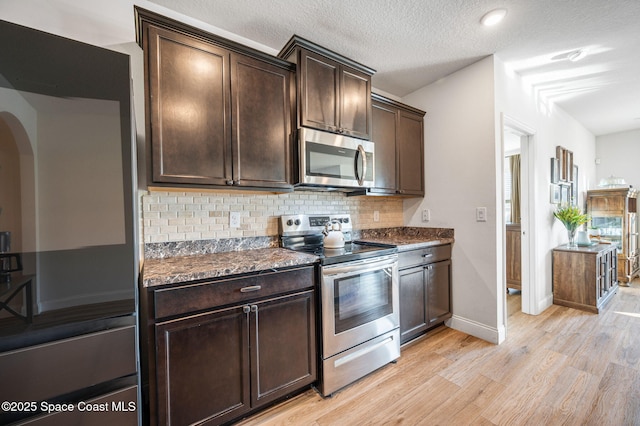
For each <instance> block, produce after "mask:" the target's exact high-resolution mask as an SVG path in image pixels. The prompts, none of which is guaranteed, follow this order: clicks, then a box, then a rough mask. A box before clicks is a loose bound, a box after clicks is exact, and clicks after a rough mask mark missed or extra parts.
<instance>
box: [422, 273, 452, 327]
mask: <svg viewBox="0 0 640 426" xmlns="http://www.w3.org/2000/svg"><path fill="white" fill-rule="evenodd" d="M425 273H426V275H427V277H426V282H427V302H428V303H427V306H428V309H427V315H428V316H427V319H428V321H427V323H428V325H429V327H431V326H433V325H436V324H438V323H441V322H443V321H444V320H446V319H448V318H450V317H451V261H450V260H447V261H444V262H436V263H432V264H430V265H428V266H427V267H426V269H425Z"/></svg>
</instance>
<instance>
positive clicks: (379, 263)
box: [280, 214, 400, 396]
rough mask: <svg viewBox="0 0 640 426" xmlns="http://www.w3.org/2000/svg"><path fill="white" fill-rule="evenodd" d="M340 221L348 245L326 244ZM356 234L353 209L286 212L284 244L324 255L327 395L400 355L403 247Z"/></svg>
mask: <svg viewBox="0 0 640 426" xmlns="http://www.w3.org/2000/svg"><path fill="white" fill-rule="evenodd" d="M327 224H329V225H327ZM332 225H333V228H332ZM340 227H341V231H342V233H343V236H344V241H345V243H344V247H343V248H332V249H329V248H325V247H324V245H323V241H324V239H325V234H329V233H330V232H336V231H335V230H336V229H337V228H340ZM331 229H333V231H331ZM323 231H324V233H323ZM351 234H352V223H351V218H350V216H349V215H348V214H339V215H329V214H326V215H290V216H282V217H281V218H280V236H281V244H282V247H285V248H289V249H292V250H300V251H305V252H311V253H314V254H316V255H318V256H319V257H320V265H321V266H320V277H319V278H320V283H321V285H320V303H321V307H320V312H321V315H322V342H321V358H322V359H321V363H320V365H321V366H322V371H321V374H320V377H321V379H320V385H319V387H318V389H319V391H320V393H322V395H325V396H327V395H330V394H332V393H333V392H335V391H337V390H338V389H340V388H342V387H344V386H346V385H348V384H350V383H352V382H354V381H356V380H358V379H359V378H361V377H363V376H365V375H366V374H369V373H370V372H372V371H374V370H376V369H378V368H380V367H382V366H383V365H385V364H387V363H389V362H391V361H393V360H395V359H397V358H398V357H399V356H400V332H399V324H400V320H399V313H398V293H399V292H398V255H397V248H396V247H395V246H392V245H381V244H367V243H363V242H358V241H353V240H352V237H351ZM327 237H328V236H327ZM332 237H333V236H332ZM331 245H332V246H335V244H334V243H333V241H332V244H331Z"/></svg>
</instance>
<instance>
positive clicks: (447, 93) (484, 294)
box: [403, 57, 501, 342]
mask: <svg viewBox="0 0 640 426" xmlns="http://www.w3.org/2000/svg"><path fill="white" fill-rule="evenodd" d="M493 76H494V65H493V58H491V57H488V58H486V59H484V60H482V61H480V62H477V63H475V64H473V65H471V66H469V67H467V68H465V69H463V70H461V71H458V72H456V73H454V74H451V75H449V76H448V77H445V78H443V79H442V80H440V81H437V82H435V83H433V84H431V85H429V86H426V87H424V88H422V89H420V90H418V91H416V92H414V93H412V94H410V95H408V96H406V97H404V98H403V102H405V103H407V104H409V105H412V106H415V107H417V108H420V109H423V110H425V111H426V112H427V114H426V116H425V136H424V140H425V193H426V196H425V198H424V199H409V200H406V201H405V202H404V210H405V224H406V225H408V226H433V227H444V228H455V244H454V246H453V254H452V262H453V268H452V269H453V277H452V281H453V295H452V296H453V300H452V305H453V314H454V317H453V320H452V321H451V326H452V327H454V328H458V329H461V330H463V331H466V332H468V333H471V334H474V335H476V336H478V337H481V338H483V339H486V340H489V341H495V342H497V341H498V338H497V336H498V334H499V333H500V331H499V330H498V327H499V326H500V323H499V321H498V312H499V311H501V307H500V306H499V305H498V295H497V292H498V284H497V277H498V269H497V256H498V250H497V249H496V247H497V224H498V217H497V212H496V203H497V193H496V182H497V181H496V168H497V167H498V166H497V163H496V155H495V146H496V145H495V140H496V134H495V114H494V77H493ZM500 178H501V177H500ZM476 207H486V208H487V218H488V220H487V222H476V212H475V209H476ZM422 209H430V210H431V220H430V221H429V222H428V223H424V222H422V221H421V211H422ZM500 220H501V219H500Z"/></svg>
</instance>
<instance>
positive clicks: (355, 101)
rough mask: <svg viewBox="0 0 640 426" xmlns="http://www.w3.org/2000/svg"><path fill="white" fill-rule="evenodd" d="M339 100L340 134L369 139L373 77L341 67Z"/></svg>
mask: <svg viewBox="0 0 640 426" xmlns="http://www.w3.org/2000/svg"><path fill="white" fill-rule="evenodd" d="M339 99H340V122H339V127H340V133H344V134H347V135H350V136H354V137H357V138H362V139H369V138H370V137H371V77H370V76H368V75H366V74H364V73H361V72H358V71H356V70H354V69H351V68H349V67H345V66H341V67H340V96H339ZM374 142H375V141H374Z"/></svg>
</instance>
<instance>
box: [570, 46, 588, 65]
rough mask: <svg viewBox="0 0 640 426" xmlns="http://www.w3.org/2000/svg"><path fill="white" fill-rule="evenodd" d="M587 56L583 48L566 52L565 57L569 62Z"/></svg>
mask: <svg viewBox="0 0 640 426" xmlns="http://www.w3.org/2000/svg"><path fill="white" fill-rule="evenodd" d="M585 56H587V51H586V50H584V49H578V50H574V51H573V52H569V53H567V59H568V60H570V61H571V62H576V61H579V60H580V59H582V58H584V57H585Z"/></svg>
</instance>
